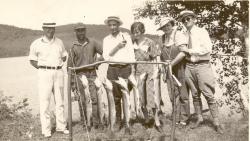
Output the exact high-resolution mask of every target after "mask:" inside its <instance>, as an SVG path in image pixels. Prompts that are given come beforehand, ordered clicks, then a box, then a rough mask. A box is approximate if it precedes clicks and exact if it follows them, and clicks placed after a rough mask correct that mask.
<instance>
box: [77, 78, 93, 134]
mask: <svg viewBox="0 0 250 141" xmlns="http://www.w3.org/2000/svg"><path fill="white" fill-rule="evenodd" d="M80 80H81V82H82V85H83V88H84V100H85V108H86V115H85V116H86V118H87V119H86V120H87V127H88V130H90V129H91V124H92V121H93V116H92V112H93V111H92V100H91V96H90V92H89V82H88V79H87V77H86V76H85V75H82V76H81V78H80Z"/></svg>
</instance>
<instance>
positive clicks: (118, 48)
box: [103, 16, 135, 133]
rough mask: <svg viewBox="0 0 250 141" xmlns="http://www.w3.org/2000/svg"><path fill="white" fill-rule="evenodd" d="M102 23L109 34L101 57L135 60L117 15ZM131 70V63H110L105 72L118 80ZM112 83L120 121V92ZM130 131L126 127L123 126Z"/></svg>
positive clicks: (124, 60) (113, 59)
mask: <svg viewBox="0 0 250 141" xmlns="http://www.w3.org/2000/svg"><path fill="white" fill-rule="evenodd" d="M104 23H105V24H106V25H107V26H108V27H109V29H110V32H111V33H110V34H109V35H108V36H106V37H105V38H104V39H103V57H104V59H105V60H110V61H121V62H127V61H135V54H134V48H133V46H132V40H131V37H130V35H129V34H128V33H124V32H121V31H120V26H121V25H122V21H121V20H120V18H119V17H117V16H110V17H108V18H107V19H106V20H105V21H104ZM131 71H132V67H131V65H124V64H123V65H122V64H110V65H109V68H108V72H107V78H108V79H110V80H118V77H122V78H124V79H127V78H128V77H129V76H130V74H131ZM112 84H113V94H114V100H115V105H116V116H117V121H118V122H120V121H121V98H122V92H121V90H120V88H119V86H118V84H116V83H114V82H113V81H112ZM125 128H126V130H125V131H128V132H127V133H129V132H130V130H129V128H128V127H125Z"/></svg>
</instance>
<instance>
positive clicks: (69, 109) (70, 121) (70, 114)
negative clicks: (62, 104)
mask: <svg viewBox="0 0 250 141" xmlns="http://www.w3.org/2000/svg"><path fill="white" fill-rule="evenodd" d="M71 72H72V70H71V69H70V68H69V69H68V125H69V141H73V136H72V135H73V134H72V132H73V131H72V103H71V77H72V74H71Z"/></svg>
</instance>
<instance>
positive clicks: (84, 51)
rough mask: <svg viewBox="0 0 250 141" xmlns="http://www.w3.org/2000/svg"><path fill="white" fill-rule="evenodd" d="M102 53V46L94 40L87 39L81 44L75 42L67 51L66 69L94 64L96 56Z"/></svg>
mask: <svg viewBox="0 0 250 141" xmlns="http://www.w3.org/2000/svg"><path fill="white" fill-rule="evenodd" d="M97 53H98V54H101V55H102V53H103V50H102V46H101V45H100V44H99V43H98V42H97V41H95V40H94V39H87V41H86V42H85V43H83V44H81V43H79V42H78V41H75V42H74V43H73V46H72V47H71V48H70V50H69V59H68V67H73V66H75V67H79V66H83V65H88V64H91V63H94V62H95V56H96V54H97Z"/></svg>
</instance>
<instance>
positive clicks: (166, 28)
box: [162, 22, 174, 34]
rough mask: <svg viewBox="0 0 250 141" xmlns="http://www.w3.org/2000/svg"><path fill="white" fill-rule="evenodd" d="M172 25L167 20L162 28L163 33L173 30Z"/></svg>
mask: <svg viewBox="0 0 250 141" xmlns="http://www.w3.org/2000/svg"><path fill="white" fill-rule="evenodd" d="M173 27H174V26H173V25H172V24H171V23H170V22H168V23H167V24H166V25H165V26H164V27H163V28H162V31H163V32H164V33H167V34H168V33H171V32H172V31H173Z"/></svg>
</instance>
